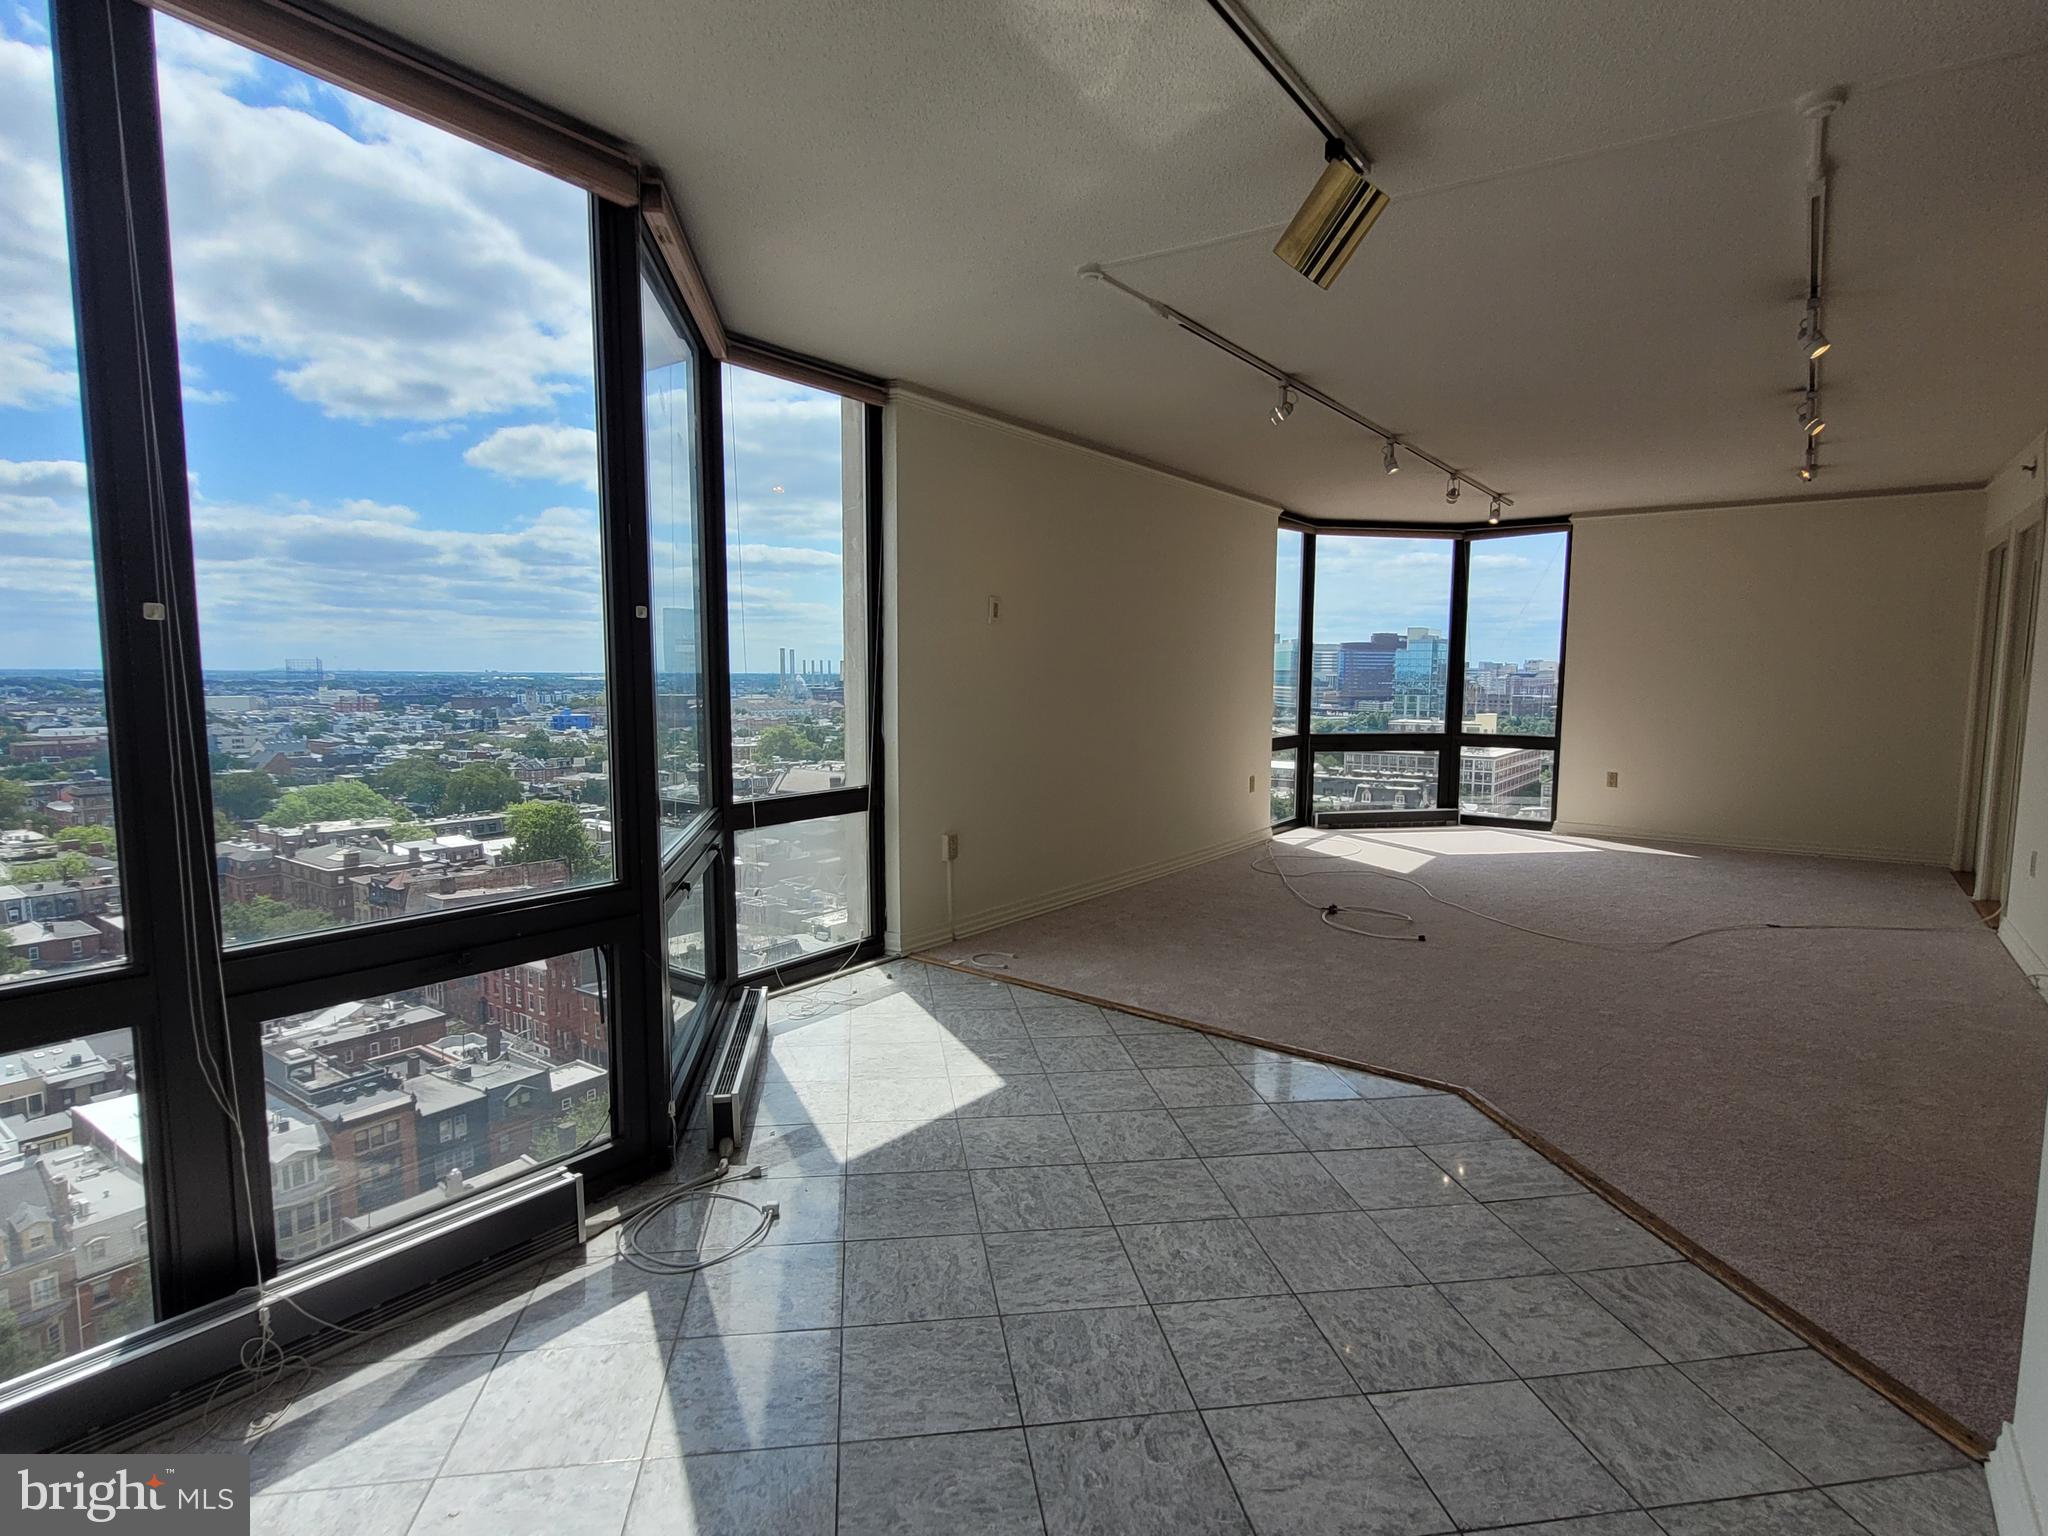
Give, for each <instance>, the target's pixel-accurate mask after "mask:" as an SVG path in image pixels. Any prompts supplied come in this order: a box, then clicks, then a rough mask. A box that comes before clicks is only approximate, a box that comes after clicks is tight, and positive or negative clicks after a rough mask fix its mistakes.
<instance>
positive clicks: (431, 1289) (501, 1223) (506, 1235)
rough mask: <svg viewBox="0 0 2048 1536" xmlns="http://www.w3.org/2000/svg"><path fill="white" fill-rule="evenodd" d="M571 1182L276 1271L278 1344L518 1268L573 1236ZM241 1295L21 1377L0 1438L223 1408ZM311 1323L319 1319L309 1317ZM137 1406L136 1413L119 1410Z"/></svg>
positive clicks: (304, 1347) (87, 1440) (104, 1436)
mask: <svg viewBox="0 0 2048 1536" xmlns="http://www.w3.org/2000/svg"><path fill="white" fill-rule="evenodd" d="M584 1237H585V1230H584V1210H583V1179H582V1177H581V1175H579V1174H576V1173H573V1172H571V1171H570V1170H569V1169H566V1168H551V1169H547V1170H545V1171H543V1172H539V1173H535V1174H533V1175H530V1176H528V1177H525V1178H521V1179H519V1180H518V1181H516V1182H515V1183H512V1184H508V1185H506V1186H504V1187H503V1188H499V1189H489V1190H480V1191H478V1192H477V1193H476V1194H473V1195H471V1196H470V1197H469V1198H467V1199H465V1200H463V1201H460V1202H459V1203H457V1204H455V1205H452V1206H450V1207H449V1208H448V1210H447V1212H446V1213H445V1215H443V1216H441V1217H439V1218H437V1219H429V1220H423V1221H420V1222H416V1223H413V1224H411V1225H409V1226H406V1227H403V1228H400V1229H397V1230H395V1231H393V1232H391V1233H389V1234H387V1235H386V1236H383V1237H367V1238H363V1239H361V1240H359V1241H357V1242H354V1243H351V1244H349V1245H348V1246H347V1247H345V1248H340V1249H337V1250H335V1251H334V1252H333V1253H331V1254H327V1255H325V1256H323V1257H320V1258H315V1259H309V1260H307V1261H306V1262H305V1263H304V1264H302V1265H299V1266H296V1267H294V1268H293V1269H291V1270H289V1271H287V1272H286V1274H285V1275H284V1276H283V1277H282V1278H280V1279H279V1280H278V1281H277V1283H276V1284H274V1285H273V1286H272V1287H271V1288H270V1301H269V1310H270V1322H271V1327H272V1329H273V1331H274V1337H275V1338H276V1340H277V1342H278V1344H279V1345H280V1346H281V1347H282V1348H283V1349H285V1350H287V1351H289V1352H291V1353H293V1354H297V1355H302V1356H305V1357H308V1358H311V1359H317V1358H319V1356H320V1355H321V1354H322V1353H324V1352H326V1351H330V1350H333V1349H335V1348H338V1347H339V1346H341V1345H343V1344H347V1343H351V1342H354V1341H357V1340H358V1338H359V1336H360V1335H361V1334H363V1333H374V1332H377V1331H380V1330H382V1329H384V1328H387V1327H389V1326H391V1325H393V1324H394V1323H397V1322H399V1321H402V1320H403V1319H404V1318H406V1317H408V1316H410V1315H412V1314H413V1313H416V1312H419V1311H421V1310H423V1309H425V1308H428V1307H433V1306H438V1305H440V1304H441V1303H442V1302H444V1301H447V1300H448V1299H450V1298H451V1297H453V1296H456V1295H459V1294H460V1293H461V1292H463V1291H467V1290H471V1289H474V1288H475V1287H476V1286H478V1285H481V1284H484V1283H486V1282H488V1281H491V1280H496V1279H500V1278H502V1277H503V1276H504V1275H506V1274H507V1273H509V1272H510V1271H512V1270H514V1269H517V1268H518V1267H519V1266H520V1265H522V1264H528V1263H531V1262H533V1261H534V1260H535V1259H539V1258H544V1257H546V1256H548V1255H550V1254H554V1253H560V1252H565V1251H567V1250H568V1249H569V1248H570V1247H571V1246H573V1245H574V1244H577V1243H580V1242H582V1241H583V1240H584ZM262 1307H263V1303H261V1302H260V1301H259V1299H258V1297H257V1294H256V1292H254V1291H253V1290H248V1291H243V1292H241V1293H239V1294H237V1295H234V1296H229V1297H225V1298H223V1299H222V1300H220V1301H217V1302H214V1303H212V1304H210V1305H208V1306H203V1307H199V1308H196V1309H194V1310H193V1311H192V1312H190V1313H187V1314H185V1315H184V1316H182V1317H179V1318H175V1319H172V1320H170V1321H167V1322H164V1323H160V1324H158V1325H156V1326H155V1327H152V1328H146V1329H144V1330H142V1331H141V1332H140V1333H136V1334H133V1335H131V1336H130V1337H128V1338H125V1339H121V1340H118V1341H116V1342H114V1343H110V1344H103V1345H100V1346H99V1347H98V1348H96V1349H92V1350H87V1351H85V1352H84V1353H81V1354H77V1355H73V1356H71V1357H69V1358H68V1359H66V1360H63V1361H61V1362H58V1363H56V1364H53V1365H50V1366H48V1367H46V1368H45V1369H44V1370H42V1371H38V1372H35V1373H32V1374H30V1375H28V1376H26V1377H22V1378H20V1379H18V1380H17V1381H16V1382H14V1383H12V1384H10V1385H9V1386H8V1388H7V1389H6V1390H4V1391H0V1445H4V1446H6V1447H7V1448H8V1449H9V1450H10V1451H55V1450H58V1449H60V1448H63V1449H68V1450H71V1451H81V1452H82V1451H97V1450H103V1449H109V1448H113V1447H117V1446H121V1445H124V1444H127V1443H130V1442H132V1441H135V1440H137V1439H140V1438H142V1437H144V1436H146V1435H149V1434H152V1433H154V1432H156V1431H158V1430H161V1429H162V1428H164V1427H166V1426H169V1425H171V1424H175V1423H177V1422H179V1421H180V1420H183V1419H188V1418H190V1417H192V1416H193V1415H194V1414H195V1413H197V1412H199V1411H200V1410H202V1409H204V1408H205V1407H206V1406H207V1404H208V1401H209V1399H211V1398H212V1397H213V1394H214V1392H215V1390H216V1388H217V1386H218V1387H219V1390H220V1397H219V1399H218V1404H217V1406H225V1405H227V1404H229V1403H232V1402H233V1401H234V1400H235V1398H236V1397H237V1396H239V1395H243V1394H241V1393H240V1392H238V1391H237V1390H236V1388H237V1386H238V1385H239V1384H238V1383H234V1382H229V1384H228V1385H226V1386H220V1384H221V1383H222V1382H223V1381H225V1380H228V1379H229V1378H234V1377H238V1376H241V1375H242V1374H243V1373H242V1372H241V1370H240V1366H241V1360H242V1351H243V1350H244V1348H246V1347H247V1346H249V1345H250V1344H252V1343H253V1342H255V1341H256V1340H257V1339H259V1338H260V1337H261V1336H262ZM316 1319H317V1321H316ZM138 1403H140V1404H146V1405H147V1406H146V1407H144V1408H142V1409H140V1410H139V1411H133V1410H131V1409H130V1407H129V1405H133V1404H138Z"/></svg>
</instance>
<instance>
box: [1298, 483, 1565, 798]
mask: <svg viewBox="0 0 2048 1536" xmlns="http://www.w3.org/2000/svg"><path fill="white" fill-rule="evenodd" d="M1278 538H1279V551H1278V559H1277V562H1276V568H1277V570H1278V573H1279V575H1278V583H1277V591H1276V605H1275V620H1274V629H1275V635H1274V716H1273V732H1274V736H1273V818H1274V822H1275V824H1276V825H1285V824H1289V823H1291V822H1295V821H1307V820H1309V819H1311V818H1312V817H1313V816H1314V815H1315V814H1316V813H1317V812H1319V811H1326V812H1336V811H1343V812H1353V813H1358V812H1362V813H1368V814H1380V813H1384V814H1386V815H1388V816H1389V817H1390V818H1395V817H1398V816H1401V815H1403V814H1420V815H1425V816H1427V815H1431V814H1436V815H1442V816H1446V817H1449V816H1458V817H1460V818H1461V819H1463V820H1467V821H1508V822H1515V823H1535V824H1539V825H1545V826H1547V825H1549V824H1550V822H1551V821H1552V820H1553V819H1554V817H1555V814H1556V812H1555V799H1554V791H1553V785H1554V783H1555V780H1556V770H1557V744H1558V720H1559V710H1560V707H1561V700H1562V688H1563V671H1564V598H1565V582H1566V575H1567V566H1568V562H1569V555H1570V538H1571V536H1570V533H1569V531H1568V530H1567V529H1564V528H1559V527H1544V528H1534V529H1517V528H1498V529H1496V528H1470V529H1455V528H1446V529H1444V530H1443V531H1441V532H1438V531H1436V530H1423V529H1402V530H1381V529H1360V528H1347V527H1342V526H1330V525H1322V526H1310V525H1306V524H1295V523H1288V524H1283V525H1282V526H1281V528H1280V530H1279V534H1278ZM1293 636H1299V637H1300V638H1299V640H1298V641H1294V644H1295V646H1296V648H1297V649H1296V650H1295V651H1294V652H1290V650H1289V643H1290V639H1291V638H1292V637H1293ZM1297 679H1298V690H1299V691H1298V693H1294V692H1292V691H1291V689H1290V685H1291V684H1294V683H1295V682H1296V680H1297ZM1290 721H1291V722H1292V728H1291V729H1290V728H1289V727H1290Z"/></svg>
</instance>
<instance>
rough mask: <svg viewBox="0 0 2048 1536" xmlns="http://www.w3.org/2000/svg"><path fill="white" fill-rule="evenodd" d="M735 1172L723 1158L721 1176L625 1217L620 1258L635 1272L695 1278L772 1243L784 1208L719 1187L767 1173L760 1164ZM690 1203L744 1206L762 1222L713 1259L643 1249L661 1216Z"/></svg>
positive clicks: (661, 1198)
mask: <svg viewBox="0 0 2048 1536" xmlns="http://www.w3.org/2000/svg"><path fill="white" fill-rule="evenodd" d="M731 1168H732V1164H731V1163H730V1162H728V1161H727V1160H726V1159H724V1158H720V1159H719V1162H718V1170H717V1172H715V1173H712V1174H710V1175H709V1176H707V1177H705V1178H701V1179H697V1180H694V1181H693V1182H691V1183H688V1184H683V1185H680V1186H678V1187H677V1188H676V1189H674V1190H671V1191H670V1192H669V1193H668V1194H665V1195H659V1196H657V1197H656V1198H654V1199H652V1200H650V1201H648V1202H647V1203H646V1204H645V1205H643V1206H640V1207H639V1208H637V1209H636V1210H634V1211H633V1212H632V1214H630V1215H629V1216H627V1217H625V1218H624V1220H623V1222H621V1223H620V1229H619V1257H620V1258H621V1259H622V1260H624V1261H625V1262H626V1263H628V1264H631V1265H632V1266H633V1267H634V1268H636V1269H644V1270H648V1271H650V1272H651V1273H653V1274H658V1275H694V1274H696V1273H698V1272H699V1271H700V1270H706V1269H709V1268H711V1266H712V1265H714V1264H723V1263H724V1262H725V1261H726V1260H727V1259H733V1258H738V1257H739V1256H740V1255H741V1254H743V1253H745V1252H746V1251H747V1250H748V1249H749V1248H756V1247H759V1246H760V1245H761V1244H762V1243H765V1242H766V1241H767V1240H768V1233H769V1232H770V1230H771V1229H773V1227H774V1226H775V1223H776V1222H777V1221H778V1220H780V1219H781V1216H782V1207H781V1206H780V1205H779V1204H777V1203H776V1202H775V1201H773V1200H768V1201H763V1202H762V1203H761V1204H759V1205H756V1204H755V1203H754V1202H753V1201H751V1200H743V1199H741V1198H740V1197H739V1196H738V1195H731V1194H727V1193H725V1191H723V1190H721V1189H718V1188H716V1187H715V1186H716V1185H718V1184H721V1183H723V1182H725V1180H726V1179H727V1178H728V1177H731V1178H738V1179H758V1178H760V1177H761V1176H762V1175H763V1173H764V1172H765V1171H766V1170H764V1169H763V1168H762V1167H761V1166H760V1165H759V1164H758V1163H757V1164H755V1166H753V1167H752V1168H749V1169H747V1170H746V1172H744V1173H740V1174H733V1173H731V1171H730V1170H731ZM690 1200H703V1201H711V1200H724V1201H727V1202H729V1203H731V1204H733V1205H738V1206H744V1207H745V1208H746V1209H747V1210H750V1211H752V1212H753V1213H754V1214H755V1215H756V1216H757V1217H758V1218H760V1219H759V1221H758V1222H757V1223H756V1224H755V1226H754V1228H753V1230H752V1231H750V1232H748V1233H747V1235H746V1236H744V1237H742V1238H741V1239H740V1240H739V1241H738V1242H737V1243H734V1244H733V1245H732V1247H730V1248H728V1249H727V1250H726V1251H725V1252H723V1253H717V1254H713V1255H712V1256H711V1257H710V1258H704V1257H702V1256H701V1255H696V1256H692V1257H690V1258H683V1257H681V1256H679V1255H677V1254H672V1253H655V1252H653V1251H651V1250H649V1249H647V1248H643V1247H642V1246H641V1245H640V1243H641V1237H642V1235H643V1234H644V1233H645V1232H646V1230H647V1228H648V1226H649V1224H650V1223H652V1222H653V1221H654V1219H655V1218H656V1217H657V1216H659V1215H661V1213H662V1212H663V1211H668V1210H673V1209H674V1208H675V1207H676V1206H679V1205H682V1204H683V1203H684V1202H686V1201H690Z"/></svg>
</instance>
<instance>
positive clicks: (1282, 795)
mask: <svg viewBox="0 0 2048 1536" xmlns="http://www.w3.org/2000/svg"><path fill="white" fill-rule="evenodd" d="M1296 761H1297V759H1296V756H1295V754H1294V753H1292V752H1289V753H1287V754H1286V755H1285V756H1282V755H1281V754H1279V753H1277V752H1276V753H1274V754H1273V776H1272V778H1271V779H1270V780H1269V781H1268V789H1269V790H1270V792H1271V794H1272V797H1273V824H1274V825H1275V826H1278V825H1279V824H1280V823H1281V822H1283V821H1292V820H1294V774H1295V763H1296Z"/></svg>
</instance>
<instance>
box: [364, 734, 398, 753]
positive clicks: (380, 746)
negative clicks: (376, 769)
mask: <svg viewBox="0 0 2048 1536" xmlns="http://www.w3.org/2000/svg"><path fill="white" fill-rule="evenodd" d="M363 740H364V741H366V742H368V743H369V744H370V747H371V749H372V750H373V751H377V752H382V751H383V750H384V749H385V748H386V747H388V746H391V745H393V744H394V743H395V742H397V740H398V738H397V737H396V736H387V735H385V734H384V733H383V732H382V731H372V732H370V734H369V735H367V736H365V737H364V738H363Z"/></svg>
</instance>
